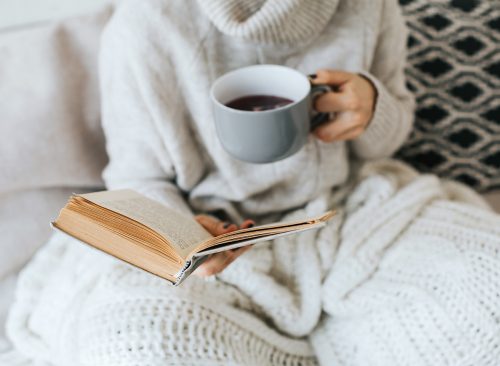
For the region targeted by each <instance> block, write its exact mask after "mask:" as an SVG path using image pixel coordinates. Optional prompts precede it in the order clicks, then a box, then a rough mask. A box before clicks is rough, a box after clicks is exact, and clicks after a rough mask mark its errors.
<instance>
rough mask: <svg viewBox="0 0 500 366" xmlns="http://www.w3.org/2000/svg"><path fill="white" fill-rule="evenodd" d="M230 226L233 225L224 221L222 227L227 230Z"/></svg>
mask: <svg viewBox="0 0 500 366" xmlns="http://www.w3.org/2000/svg"><path fill="white" fill-rule="evenodd" d="M229 225H231V223H229V222H227V221H224V225H222V228H223V229H227V228H228V227H229Z"/></svg>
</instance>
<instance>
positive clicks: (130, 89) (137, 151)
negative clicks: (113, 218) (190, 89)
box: [99, 14, 192, 215]
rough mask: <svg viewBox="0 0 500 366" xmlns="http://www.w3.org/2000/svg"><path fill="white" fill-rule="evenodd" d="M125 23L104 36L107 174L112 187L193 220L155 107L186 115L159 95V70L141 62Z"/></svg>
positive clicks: (165, 75)
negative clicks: (183, 214)
mask: <svg viewBox="0 0 500 366" xmlns="http://www.w3.org/2000/svg"><path fill="white" fill-rule="evenodd" d="M115 15H116V14H115ZM124 23H125V22H123V19H121V20H120V19H118V20H116V19H115V20H112V21H111V22H110V24H109V25H108V27H107V29H106V30H105V32H104V34H103V36H102V39H101V51H100V55H99V71H100V89H101V103H102V105H101V110H102V126H103V129H104V134H105V137H106V150H107V153H108V157H109V163H108V165H107V167H106V169H105V170H104V173H103V178H104V181H105V183H106V187H107V188H108V189H121V188H130V189H134V190H136V191H137V192H140V193H142V194H144V195H145V196H147V197H149V198H151V199H154V200H156V201H158V202H160V203H162V204H164V205H166V206H168V207H171V208H173V209H176V210H178V211H181V212H183V213H185V214H188V215H192V213H191V210H190V208H189V206H188V205H187V203H186V201H185V199H184V197H183V195H182V193H181V191H180V189H179V188H178V187H177V186H176V184H175V181H176V174H175V169H174V166H173V164H172V161H171V159H170V156H169V152H168V150H167V148H166V146H165V143H164V141H163V140H162V138H161V133H160V131H159V128H158V121H157V120H158V119H159V118H155V112H154V110H153V106H154V105H162V106H163V105H164V104H169V103H172V104H173V105H165V106H164V108H162V109H163V110H165V111H167V113H168V114H169V115H168V116H162V117H166V118H171V119H175V118H179V115H180V116H182V113H178V108H180V106H179V104H182V103H179V101H178V100H176V99H174V98H171V99H170V100H169V99H164V98H162V96H161V95H160V96H156V95H154V90H155V85H150V84H151V83H154V82H160V81H159V80H158V78H157V77H155V70H150V69H148V62H143V61H141V60H146V57H145V55H144V54H143V53H144V52H142V51H141V49H140V46H136V43H135V42H132V41H131V39H130V38H129V34H130V31H131V30H130V29H126V27H127V24H124ZM144 42H147V41H146V39H144ZM134 45H135V46H136V48H134ZM149 56H150V57H151V56H152V55H151V54H149ZM162 73H163V75H162V79H163V78H167V79H168V80H171V81H173V80H174V77H175V76H174V75H172V74H174V72H173V70H171V69H169V67H168V64H167V65H165V67H164V68H163V69H162ZM148 74H149V75H148ZM165 87H166V88H168V85H166V86H165ZM158 103H159V104H158ZM181 107H182V106H181ZM163 123H166V121H165V120H163Z"/></svg>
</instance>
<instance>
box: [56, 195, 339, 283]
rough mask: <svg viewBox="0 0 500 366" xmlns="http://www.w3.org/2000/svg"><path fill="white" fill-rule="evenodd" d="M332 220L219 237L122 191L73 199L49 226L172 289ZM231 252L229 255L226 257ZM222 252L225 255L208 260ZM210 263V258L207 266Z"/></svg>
mask: <svg viewBox="0 0 500 366" xmlns="http://www.w3.org/2000/svg"><path fill="white" fill-rule="evenodd" d="M334 214H335V213H334V212H333V211H328V212H325V213H323V214H322V215H319V216H317V217H311V218H304V219H301V220H298V221H294V222H276V223H272V224H266V225H260V226H254V227H250V225H248V224H246V226H245V227H243V228H240V229H238V228H237V227H234V226H233V227H232V228H231V230H226V231H223V232H222V233H220V234H219V231H218V230H214V231H213V232H209V230H207V229H206V227H207V226H208V227H210V225H212V226H213V223H212V224H210V222H209V221H207V220H206V219H201V220H202V221H203V220H205V225H201V224H200V223H199V221H197V220H195V219H194V218H193V217H192V216H186V215H185V214H182V213H180V212H177V211H175V210H174V209H172V208H169V207H167V206H164V205H162V204H160V203H159V202H156V201H154V200H151V199H149V198H147V197H145V196H143V195H141V194H139V193H137V192H135V191H132V190H128V189H124V190H116V191H104V192H96V193H88V194H81V195H73V196H71V197H70V199H69V201H68V203H67V204H66V206H65V207H63V209H62V210H61V212H60V213H59V216H58V217H57V219H56V220H55V221H54V222H53V223H52V225H53V227H54V228H56V229H58V230H61V231H62V232H64V233H66V234H68V235H70V236H72V237H74V238H76V239H78V240H80V241H82V242H84V243H86V244H88V245H90V246H92V247H94V248H96V249H99V250H101V251H103V252H105V253H108V254H110V255H112V256H114V257H116V258H118V259H121V260H122V261H124V262H127V263H129V264H132V265H134V266H136V267H139V268H142V269H143V270H145V271H148V272H150V273H152V274H155V275H157V276H160V277H162V278H164V279H166V280H168V281H170V282H171V283H172V284H174V285H178V284H180V283H181V282H182V281H183V280H184V279H185V278H186V277H187V276H189V274H191V273H192V272H193V271H194V270H195V269H196V268H197V267H199V266H200V265H202V264H203V263H204V262H205V261H208V264H207V265H209V267H208V268H209V269H210V268H211V269H210V271H211V270H214V271H216V270H217V269H222V268H223V267H224V266H225V265H227V264H228V263H229V261H231V260H234V259H235V258H236V257H237V256H238V255H240V254H242V253H241V252H240V251H234V250H237V249H239V248H243V247H248V246H249V245H250V244H254V243H259V242H264V241H268V240H271V239H274V238H277V237H280V236H284V235H290V234H295V233H299V232H301V231H305V230H311V229H317V228H319V227H322V226H324V225H325V223H326V221H327V220H329V219H330V218H331V217H332V216H333V215H334ZM204 226H205V227H204ZM215 226H217V225H215ZM229 228H230V227H228V228H227V229H229ZM214 233H215V234H218V235H216V236H214ZM231 250H233V252H229V251H231ZM222 252H228V253H230V254H228V253H226V254H222V255H220V256H213V257H210V256H211V255H212V254H218V253H222ZM231 253H232V254H231ZM211 258H215V259H214V262H212V263H210V259H211ZM226 262H227V263H226ZM214 265H215V268H212V267H213V266H214ZM210 266H212V267H210Z"/></svg>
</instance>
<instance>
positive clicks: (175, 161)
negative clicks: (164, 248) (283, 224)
mask: <svg viewBox="0 0 500 366" xmlns="http://www.w3.org/2000/svg"><path fill="white" fill-rule="evenodd" d="M323 2H325V3H328V4H329V5H328V6H326V5H325V7H324V8H322V9H323V10H322V11H320V12H319V13H321V15H320V16H321V17H323V16H326V15H325V14H329V15H328V19H329V22H328V24H326V25H325V26H322V31H321V32H320V33H319V34H317V35H316V36H311V37H309V38H308V40H307V44H302V43H301V44H299V43H293V44H283V43H275V44H273V45H269V44H267V43H266V42H274V41H276V40H275V37H285V36H286V35H287V34H289V32H287V31H286V29H282V28H281V27H276V28H274V27H273V32H276V35H275V33H273V32H271V33H268V32H264V33H262V37H265V39H264V40H263V42H257V43H256V42H254V41H252V40H248V39H246V38H245V37H244V38H237V37H233V36H231V35H228V34H226V33H224V32H220V31H219V30H218V28H217V27H220V24H219V23H220V22H222V23H224V21H225V20H227V19H237V12H236V9H246V6H243V5H241V6H236V5H235V4H239V3H240V2H239V1H236V0H232V1H227V0H224V1H201V0H200V1H195V0H182V1H181V0H178V1H164V0H146V1H144V0H141V1H137V0H129V1H125V2H124V3H123V5H122V7H120V8H118V10H117V12H116V14H115V15H114V17H113V19H112V20H111V22H110V24H109V25H108V27H107V29H106V31H105V34H104V36H103V40H102V50H101V57H100V60H101V61H100V71H101V73H100V75H101V89H102V93H101V94H102V113H103V128H104V131H105V134H106V140H107V151H108V155H109V157H110V163H109V165H108V166H107V168H106V170H105V172H104V179H105V181H106V184H107V186H108V187H109V188H111V189H113V188H133V189H136V190H138V191H140V192H142V193H144V194H146V195H148V196H150V197H151V198H153V199H157V200H159V201H161V202H163V203H164V204H166V205H169V206H172V207H174V208H178V209H181V210H183V211H185V212H186V213H189V212H191V211H192V210H194V211H198V212H208V211H213V210H220V209H222V210H224V211H226V212H227V213H228V214H229V215H230V217H231V219H232V220H234V221H236V222H239V221H241V220H242V219H244V218H247V217H250V218H253V219H256V220H258V221H260V222H263V221H268V220H276V219H279V216H280V213H281V212H284V211H286V210H290V209H293V208H296V207H300V206H303V205H305V204H307V202H308V201H310V200H311V199H313V198H314V197H315V196H317V195H318V194H321V193H322V192H324V191H327V190H330V189H332V188H333V187H338V186H340V185H342V184H343V183H344V182H345V181H346V179H347V177H348V175H349V155H350V153H351V152H352V153H353V154H354V155H356V156H358V157H360V158H363V159H375V158H382V157H387V156H389V155H390V154H391V153H392V152H393V151H395V150H396V149H397V148H398V147H399V146H401V144H402V143H403V141H404V139H405V138H406V135H407V133H408V131H409V130H410V128H411V122H412V110H413V99H412V97H411V94H410V93H409V92H408V90H407V89H406V87H405V81H404V65H405V57H404V55H405V44H406V34H407V33H406V29H405V27H404V21H403V19H402V16H401V14H400V12H399V8H398V5H397V3H396V2H395V1H393V0H387V1H383V2H381V1H374V2H366V1H364V0H363V1H362V0H350V1H339V3H338V4H337V2H336V1H334V2H331V1H318V2H316V1H305V0H303V1H297V0H280V1H274V0H270V1H260V2H252V1H250V2H248V3H247V2H245V4H247V5H248V7H249V8H248V10H247V13H248V14H250V13H251V11H253V13H252V14H253V15H248V16H249V18H248V19H247V20H246V21H250V19H252V18H253V17H256V18H255V19H261V18H259V17H260V16H261V14H262V19H263V20H262V22H264V21H265V22H271V23H272V22H279V21H280V20H279V19H281V17H284V18H283V19H287V20H286V23H287V24H290V25H289V26H291V25H293V26H294V27H296V28H297V29H300V23H301V22H306V23H311V22H312V20H311V19H310V10H311V8H314V9H316V8H315V6H316V5H314V4H322V3H323ZM241 3H243V2H241ZM268 3H269V4H268ZM278 3H279V4H281V5H277V4H278ZM200 4H203V5H202V6H200ZM223 4H226V5H227V6H228V7H229V5H231V4H233V5H232V6H231V7H230V9H233V10H232V12H231V13H229V10H228V9H226V8H225V7H223ZM251 4H253V5H252V6H250V5H251ZM259 6H260V7H259ZM220 7H222V8H221V9H219V8H220ZM272 9H275V10H272ZM278 9H280V10H279V11H278ZM333 9H335V11H334V12H333ZM242 11H243V10H242ZM316 11H318V10H317V9H316ZM212 12H216V13H217V14H219V13H220V14H219V16H217V17H216V19H214V18H213V15H212V16H211V15H210V14H211V13H212ZM207 14H208V16H207ZM231 14H232V16H233V17H232V18H231ZM245 14H246V13H245ZM318 16H319V15H318ZM146 19H147V21H146ZM186 19H189V20H190V21H189V22H186ZM246 21H245V22H243V23H242V24H244V23H246ZM212 22H215V23H212ZM260 22H261V21H259V24H260ZM313 23H314V25H311V26H314V27H316V26H319V23H320V22H319V21H315V22H313ZM214 24H215V25H214ZM265 24H267V23H265ZM272 24H274V23H272ZM242 26H243V25H242ZM258 29H260V26H259V27H258ZM263 29H264V28H263ZM259 37H260V36H259ZM145 39H147V42H145V41H144V40H145ZM264 41H265V42H264ZM258 63H275V64H282V65H286V66H289V67H293V68H295V69H297V70H300V71H301V72H303V73H304V74H309V73H313V72H315V71H316V70H317V69H319V68H330V69H342V70H348V71H353V72H362V73H363V75H365V76H366V77H368V78H370V79H371V80H372V81H373V83H374V85H375V86H376V88H377V91H378V98H377V103H376V106H375V112H374V116H373V119H372V121H371V123H370V125H369V127H368V128H367V130H366V131H365V133H364V134H363V135H362V136H361V137H360V138H359V139H358V140H356V141H355V142H353V143H345V142H342V141H340V142H334V143H323V142H321V141H319V140H318V139H316V138H314V137H313V136H312V135H311V136H310V138H309V140H308V142H307V144H306V146H304V148H302V149H301V150H300V151H299V152H298V153H296V154H294V155H293V156H291V157H289V158H287V159H284V160H282V161H278V162H275V163H273V164H249V163H245V162H241V161H238V160H236V159H234V158H232V157H231V156H230V155H228V154H227V153H226V152H225V150H224V149H223V148H222V146H221V143H220V141H219V139H218V138H217V134H216V130H215V126H214V123H213V118H212V116H213V113H212V104H211V101H210V98H209V92H210V87H211V85H212V83H213V82H214V80H215V79H216V78H217V77H219V76H220V75H222V74H224V73H226V72H228V71H230V70H233V69H235V68H238V67H243V66H248V65H253V64H258ZM185 198H187V202H186V200H185ZM271 216H272V217H271Z"/></svg>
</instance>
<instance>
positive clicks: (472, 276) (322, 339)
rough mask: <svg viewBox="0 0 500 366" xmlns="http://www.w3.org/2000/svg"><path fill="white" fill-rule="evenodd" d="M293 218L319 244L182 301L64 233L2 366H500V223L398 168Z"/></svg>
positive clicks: (190, 283)
mask: <svg viewBox="0 0 500 366" xmlns="http://www.w3.org/2000/svg"><path fill="white" fill-rule="evenodd" d="M358 181H359V182H360V183H358V184H357V185H356V188H355V189H354V190H353V191H352V192H353V193H351V194H349V195H348V196H347V199H346V200H345V199H344V198H345V196H346V195H345V194H344V193H342V192H337V193H336V194H335V195H332V194H331V193H325V194H324V195H323V196H322V197H320V198H318V199H316V200H314V201H313V202H311V203H310V204H309V205H307V207H305V208H303V209H300V210H297V211H295V212H293V213H290V214H288V215H287V216H285V217H283V219H284V220H290V219H293V218H296V217H299V216H300V217H302V216H304V215H313V214H317V213H319V212H322V211H324V210H325V209H327V208H329V207H331V206H337V207H342V209H341V210H340V211H341V213H340V215H339V216H338V217H337V219H335V220H333V221H332V222H331V223H329V225H328V226H327V227H325V228H324V229H322V230H319V231H313V232H305V233H303V234H300V235H296V236H290V237H286V238H281V239H279V240H276V242H275V243H273V244H272V245H261V246H257V247H255V248H253V249H252V250H251V251H249V252H248V253H247V254H245V255H244V256H243V257H242V258H240V259H238V261H237V262H235V263H234V264H233V265H231V266H230V267H229V268H228V269H227V270H226V271H225V272H224V273H223V274H222V275H221V276H219V277H218V278H216V279H214V278H212V279H209V280H201V279H198V278H195V277H192V278H190V279H188V280H187V281H186V282H185V283H184V284H183V285H182V286H181V287H180V288H172V287H170V286H169V285H167V284H166V283H165V281H162V280H160V279H158V278H156V277H154V276H151V275H149V274H147V273H145V272H142V271H140V270H137V269H134V268H132V267H130V266H128V265H124V264H121V263H119V262H118V261H116V260H114V259H111V258H108V257H106V256H104V255H102V254H100V253H97V252H96V251H94V250H91V249H89V248H87V247H85V246H83V245H81V244H77V243H75V242H72V241H71V240H69V239H67V238H65V237H63V236H61V235H56V236H54V237H53V239H52V240H51V241H50V243H49V244H48V245H46V246H45V247H44V248H43V249H42V250H40V251H39V253H38V254H37V256H36V258H35V259H34V260H33V262H32V263H31V264H30V265H29V266H28V267H27V268H26V269H25V270H24V272H23V273H22V275H21V279H20V283H19V286H18V291H17V300H16V302H15V304H14V306H13V308H12V311H11V314H10V319H9V321H8V333H9V335H10V337H11V339H12V341H13V342H14V345H15V347H16V351H15V352H12V353H10V354H8V355H3V358H0V364H1V365H5V364H6V365H24V364H27V363H26V362H28V360H31V362H35V363H37V364H45V363H46V364H47V365H65V366H66V365H93V366H99V365H106V366H113V365H127V366H128V365H151V366H156V365H158V366H159V365H162V366H163V365H171V364H172V365H174V364H175V365H181V364H182V365H220V364H224V365H315V364H318V363H319V364H321V365H372V366H374V365H384V366H390V365H491V366H493V365H498V360H500V309H499V304H500V256H499V249H500V218H499V217H498V216H497V215H495V214H493V213H492V212H490V211H489V210H487V209H485V207H484V206H483V203H482V201H480V199H479V198H478V197H477V196H476V195H475V194H474V193H473V192H471V191H470V190H468V189H467V188H464V187H462V186H460V185H457V184H452V183H443V182H441V181H439V180H438V179H437V178H435V177H433V176H425V175H423V176H418V175H417V174H416V173H415V172H414V171H413V170H411V169H410V168H408V167H406V166H404V165H402V164H400V163H396V162H393V161H386V162H378V163H372V164H370V165H367V166H365V167H364V168H363V169H362V170H361V174H360V177H359V179H358Z"/></svg>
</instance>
